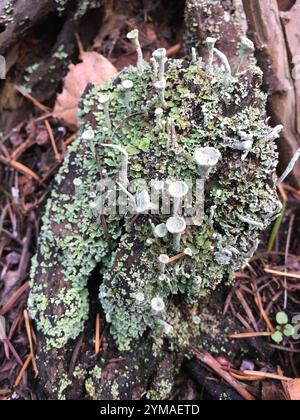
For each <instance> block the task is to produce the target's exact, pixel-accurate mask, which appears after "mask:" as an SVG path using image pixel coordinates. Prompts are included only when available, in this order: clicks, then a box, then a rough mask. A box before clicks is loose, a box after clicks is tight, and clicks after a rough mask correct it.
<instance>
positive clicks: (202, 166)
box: [195, 147, 221, 179]
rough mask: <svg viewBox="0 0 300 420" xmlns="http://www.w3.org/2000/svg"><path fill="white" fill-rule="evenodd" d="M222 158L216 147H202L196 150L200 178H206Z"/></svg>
mask: <svg viewBox="0 0 300 420" xmlns="http://www.w3.org/2000/svg"><path fill="white" fill-rule="evenodd" d="M220 159H221V153H220V152H219V150H218V149H215V148H214V147H201V148H199V149H196V151H195V160H196V163H197V165H198V168H199V175H200V178H202V179H206V178H207V177H208V176H209V174H210V172H211V171H212V169H213V168H214V167H215V166H216V165H217V163H218V162H219V160H220Z"/></svg>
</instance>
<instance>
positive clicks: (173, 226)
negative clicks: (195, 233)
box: [167, 216, 186, 252]
mask: <svg viewBox="0 0 300 420" xmlns="http://www.w3.org/2000/svg"><path fill="white" fill-rule="evenodd" d="M167 229H168V232H170V233H171V234H172V235H173V249H174V251H175V252H179V251H180V240H181V236H182V234H183V232H184V231H185V229H186V221H185V220H184V218H183V217H179V216H174V217H170V218H169V219H168V220H167Z"/></svg>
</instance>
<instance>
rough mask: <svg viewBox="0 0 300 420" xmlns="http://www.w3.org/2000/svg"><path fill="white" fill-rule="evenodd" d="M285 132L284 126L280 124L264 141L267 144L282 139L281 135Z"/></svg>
mask: <svg viewBox="0 0 300 420" xmlns="http://www.w3.org/2000/svg"><path fill="white" fill-rule="evenodd" d="M282 130H283V125H281V124H279V125H277V126H276V127H274V128H273V129H272V131H271V132H270V133H269V134H267V135H266V136H265V137H264V138H263V139H262V140H263V141H264V142H266V143H268V142H270V141H274V140H277V139H278V138H279V137H280V133H281V131H282Z"/></svg>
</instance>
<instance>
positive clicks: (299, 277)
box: [264, 268, 300, 280]
mask: <svg viewBox="0 0 300 420" xmlns="http://www.w3.org/2000/svg"><path fill="white" fill-rule="evenodd" d="M264 271H265V273H268V274H273V275H274V276H279V277H288V278H290V279H296V280H300V274H296V273H285V272H283V271H277V270H272V269H270V268H265V269H264Z"/></svg>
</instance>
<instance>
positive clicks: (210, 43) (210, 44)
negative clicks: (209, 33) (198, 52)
mask: <svg viewBox="0 0 300 420" xmlns="http://www.w3.org/2000/svg"><path fill="white" fill-rule="evenodd" d="M216 42H217V40H216V38H212V37H208V38H206V44H207V48H208V63H207V69H208V70H210V69H211V68H212V65H213V62H214V48H215V46H216Z"/></svg>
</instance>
